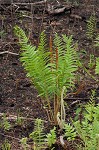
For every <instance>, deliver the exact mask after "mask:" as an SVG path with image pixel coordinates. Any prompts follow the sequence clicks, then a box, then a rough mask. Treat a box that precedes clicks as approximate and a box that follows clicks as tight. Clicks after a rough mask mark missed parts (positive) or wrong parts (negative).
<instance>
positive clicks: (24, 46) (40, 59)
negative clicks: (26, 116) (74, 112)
mask: <svg viewBox="0 0 99 150" xmlns="http://www.w3.org/2000/svg"><path fill="white" fill-rule="evenodd" d="M14 31H15V34H16V36H17V37H18V38H19V44H20V47H21V58H20V61H21V62H22V64H23V66H24V68H25V70H26V71H27V76H28V77H29V78H30V79H31V81H32V82H33V84H34V85H35V87H36V89H37V90H38V93H39V96H41V98H42V101H43V104H45V103H46V102H47V107H48V108H47V112H50V113H49V114H48V115H49V120H51V121H53V120H54V122H55V123H57V113H58V112H59V111H60V99H61V92H62V89H63V87H64V86H65V87H66V90H67V89H69V88H71V86H73V81H74V79H75V71H76V70H77V57H76V52H75V47H74V46H73V40H72V36H70V37H67V36H66V35H63V36H62V37H61V36H59V35H58V34H55V38H54V40H53V41H54V42H52V37H51V36H50V42H49V47H48V44H47V42H46V35H45V33H44V31H43V32H42V33H41V36H40V42H39V45H38V47H36V46H34V45H31V43H29V41H28V38H27V36H26V35H25V33H24V31H23V30H22V29H21V28H20V27H18V26H15V28H14ZM66 90H65V91H66ZM52 100H53V101H54V103H53V105H54V110H53V109H52V108H51V103H52ZM48 110H49V111H48ZM53 116H54V117H53Z"/></svg>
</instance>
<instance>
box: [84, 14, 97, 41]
mask: <svg viewBox="0 0 99 150" xmlns="http://www.w3.org/2000/svg"><path fill="white" fill-rule="evenodd" d="M95 30H96V17H95V14H92V15H91V16H90V18H89V20H88V21H87V32H86V35H87V37H88V38H89V39H93V37H94V36H95Z"/></svg>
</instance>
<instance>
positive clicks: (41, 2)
mask: <svg viewBox="0 0 99 150" xmlns="http://www.w3.org/2000/svg"><path fill="white" fill-rule="evenodd" d="M43 3H46V1H45V0H44V1H40V2H35V3H14V4H15V5H31V4H33V5H37V4H43Z"/></svg>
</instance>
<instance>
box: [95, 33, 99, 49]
mask: <svg viewBox="0 0 99 150" xmlns="http://www.w3.org/2000/svg"><path fill="white" fill-rule="evenodd" d="M95 46H96V47H99V34H98V35H97V37H96V39H95Z"/></svg>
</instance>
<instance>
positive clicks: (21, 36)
mask: <svg viewBox="0 0 99 150" xmlns="http://www.w3.org/2000/svg"><path fill="white" fill-rule="evenodd" d="M14 33H15V35H16V36H17V37H18V38H19V43H20V44H22V45H23V44H27V42H28V38H27V36H26V34H25V32H24V31H23V30H22V29H21V28H20V27H18V26H17V25H16V26H15V27H14Z"/></svg>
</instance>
